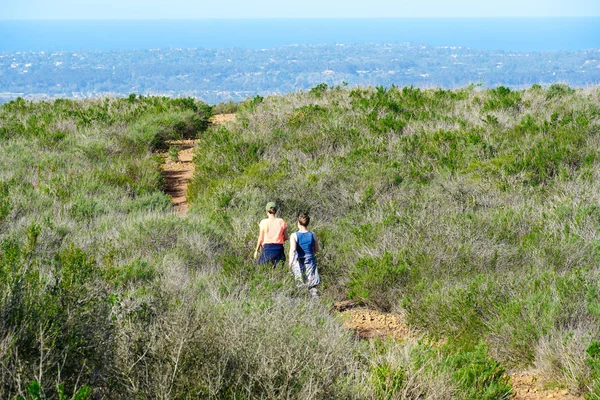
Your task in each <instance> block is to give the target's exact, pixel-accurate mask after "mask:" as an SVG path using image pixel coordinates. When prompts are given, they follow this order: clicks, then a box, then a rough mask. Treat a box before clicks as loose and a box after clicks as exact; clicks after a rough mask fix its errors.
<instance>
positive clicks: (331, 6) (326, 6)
mask: <svg viewBox="0 0 600 400" xmlns="http://www.w3.org/2000/svg"><path fill="white" fill-rule="evenodd" d="M549 16H551V17H569V16H600V0H455V1H452V0H395V1H394V0H368V1H364V0H363V1H359V0H302V1H300V0H296V1H281V0H211V1H203V0H196V1H194V0H168V1H165V0H0V19H5V20H6V19H171V18H173V19H179V18H360V17H368V18H378V17H549Z"/></svg>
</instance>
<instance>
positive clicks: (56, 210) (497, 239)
mask: <svg viewBox="0 0 600 400" xmlns="http://www.w3.org/2000/svg"><path fill="white" fill-rule="evenodd" d="M212 112H213V110H212V108H211V107H208V106H207V105H206V104H204V103H202V102H199V101H195V100H193V99H167V98H159V97H138V96H135V95H132V96H130V97H129V98H124V99H99V100H94V101H70V100H56V101H54V102H27V101H24V100H21V99H18V100H15V101H11V102H9V103H6V104H4V105H2V106H0V159H1V160H2V163H3V168H2V170H0V246H1V252H0V286H1V288H0V324H1V325H0V397H2V398H12V397H15V396H21V397H22V398H27V399H36V398H78V399H84V398H132V397H140V398H306V399H308V398H310V399H313V398H348V399H351V398H364V399H367V398H382V399H383V398H385V399H388V398H398V399H414V398H427V399H449V398H457V399H499V398H507V397H508V396H509V393H510V386H509V380H508V378H507V377H506V375H505V374H504V371H505V368H512V367H518V368H525V367H529V366H532V365H535V366H537V367H538V368H540V369H541V370H542V371H543V373H544V374H545V375H546V376H547V377H549V378H551V379H552V380H553V381H554V382H555V383H556V384H557V385H562V386H565V387H569V388H570V389H572V390H574V391H580V392H586V393H588V396H589V398H590V399H592V398H597V396H598V395H599V390H600V381H599V379H600V378H599V377H600V362H599V361H598V360H599V358H600V351H599V350H598V348H599V347H600V344H598V343H597V342H598V340H599V338H598V336H599V332H598V326H599V325H598V322H599V321H598V319H599V318H600V315H599V310H600V298H599V297H598V296H599V295H600V293H598V289H597V288H598V283H599V279H600V278H599V276H598V268H597V260H598V249H599V246H598V243H599V242H598V237H597V232H598V225H599V224H600V214H599V210H600V208H598V196H597V192H598V190H597V183H596V182H597V177H598V174H599V172H600V169H599V168H600V167H599V165H598V160H597V157H598V148H599V147H598V144H599V143H598V139H599V136H598V134H599V133H600V124H599V121H600V91H598V90H573V89H570V88H568V87H566V86H562V85H554V86H551V87H550V88H549V89H543V88H541V87H532V88H531V89H528V90H526V91H517V92H515V91H511V90H509V89H506V88H504V87H500V88H497V89H494V90H486V91H482V90H477V89H475V88H472V87H469V88H466V89H461V90H456V91H444V90H426V91H423V90H419V89H414V88H404V89H400V88H396V87H392V88H390V89H385V88H382V87H378V88H365V89H354V90H347V89H341V88H339V87H335V88H329V87H327V85H319V86H317V87H314V88H313V89H312V90H310V91H309V92H305V93H296V94H293V95H287V96H284V97H272V98H267V99H263V98H261V97H256V98H254V99H252V100H250V101H247V102H245V103H243V104H241V105H240V107H239V110H238V117H237V119H236V121H235V122H231V123H229V124H228V125H226V126H222V127H209V126H208V118H209V116H210V115H211V113H212ZM197 135H198V136H199V137H200V138H201V145H200V146H199V150H198V152H197V154H196V157H195V163H196V176H195V178H194V180H193V182H192V184H191V185H190V186H189V188H188V197H189V199H190V201H191V202H192V208H191V209H190V212H189V213H188V216H187V217H185V218H180V217H178V216H176V215H175V214H173V213H172V212H171V210H170V200H169V198H168V197H167V196H166V195H164V194H163V193H162V191H161V186H162V184H163V182H162V179H161V175H160V169H159V167H160V165H159V164H160V162H161V160H162V159H161V158H160V157H157V156H155V155H153V151H154V150H155V149H159V148H165V146H166V144H165V140H167V139H173V138H181V137H193V136H197ZM273 199H275V200H277V201H278V202H279V203H280V204H281V206H282V214H283V216H284V217H285V218H286V219H287V220H288V221H292V220H293V218H294V217H295V214H296V213H297V212H298V211H300V210H303V211H310V212H311V214H312V216H313V220H314V226H313V228H314V229H315V230H316V232H317V234H318V235H319V237H320V238H321V241H322V245H323V249H324V250H323V253H322V254H321V255H320V257H319V263H320V264H319V265H320V269H321V274H322V279H323V288H322V294H323V295H322V298H321V300H320V301H316V302H315V301H311V300H310V299H309V298H308V296H307V294H306V293H305V292H304V291H299V290H298V289H296V288H295V286H294V284H293V282H292V278H291V276H290V275H289V273H288V272H287V271H286V270H285V269H284V268H282V269H276V270H273V269H269V268H258V267H256V266H254V264H253V263H252V262H251V261H249V258H250V256H251V252H252V248H253V244H254V240H255V236H256V233H257V232H256V229H257V223H258V220H259V219H260V218H261V217H262V207H263V206H264V204H265V202H266V201H267V200H273ZM347 297H350V298H353V299H356V300H357V301H360V302H363V303H365V304H368V305H370V306H372V307H377V308H380V309H383V310H392V311H399V310H400V309H404V310H405V311H406V315H407V318H408V320H409V321H410V323H411V324H412V325H413V326H414V327H416V328H419V329H420V330H421V331H422V332H423V334H424V335H425V336H426V337H428V338H429V339H431V341H430V340H425V339H424V340H421V341H417V342H413V341H407V342H394V341H389V342H372V343H368V342H359V341H357V340H355V339H354V338H353V336H352V334H351V332H348V331H346V330H345V329H344V328H343V327H342V324H341V321H340V320H339V317H337V316H336V315H335V313H334V312H332V311H331V301H332V299H342V298H347ZM440 343H443V344H440ZM594 396H596V397H594Z"/></svg>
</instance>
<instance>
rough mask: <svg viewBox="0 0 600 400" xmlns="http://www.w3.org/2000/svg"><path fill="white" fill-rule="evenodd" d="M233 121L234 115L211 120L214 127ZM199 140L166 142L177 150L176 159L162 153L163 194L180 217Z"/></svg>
mask: <svg viewBox="0 0 600 400" xmlns="http://www.w3.org/2000/svg"><path fill="white" fill-rule="evenodd" d="M233 119H235V114H218V115H215V116H213V117H212V118H211V123H212V124H215V125H219V124H224V123H226V122H229V121H231V120H233ZM199 141H200V139H186V140H171V141H167V145H168V146H169V147H170V148H178V149H179V150H178V152H177V158H176V159H175V157H172V156H171V155H170V154H169V153H168V152H167V153H163V154H162V156H163V157H164V158H165V162H164V164H163V165H162V169H163V171H162V175H163V178H164V179H165V193H166V194H168V195H169V196H171V199H172V201H173V211H174V212H175V213H177V214H178V215H180V216H185V215H186V214H187V210H188V201H187V197H186V196H187V185H188V182H189V181H190V179H192V177H193V176H194V163H193V162H192V160H193V158H194V151H195V149H196V147H197V145H198V142H199Z"/></svg>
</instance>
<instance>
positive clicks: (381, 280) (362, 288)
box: [348, 253, 410, 310]
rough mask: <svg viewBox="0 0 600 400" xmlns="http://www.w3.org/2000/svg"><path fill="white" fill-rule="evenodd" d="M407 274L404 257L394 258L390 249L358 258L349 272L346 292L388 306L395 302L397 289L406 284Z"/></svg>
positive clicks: (353, 297) (397, 294)
mask: <svg viewBox="0 0 600 400" xmlns="http://www.w3.org/2000/svg"><path fill="white" fill-rule="evenodd" d="M397 257H398V258H400V257H402V254H399V255H398V256H397ZM409 275H410V268H409V266H408V264H407V263H406V261H404V260H402V259H401V258H400V259H394V256H393V255H392V254H391V253H385V254H384V255H383V256H382V257H378V258H370V257H369V258H361V259H359V260H358V261H357V262H356V265H355V266H354V267H353V268H352V270H351V272H350V282H349V283H348V296H349V297H350V298H351V299H355V300H359V301H362V302H366V303H372V304H374V305H376V306H378V307H380V308H382V309H383V310H390V309H391V308H392V307H393V306H394V304H395V303H396V302H397V299H398V297H399V293H398V292H401V291H402V289H403V287H404V286H406V285H407V284H408V279H409Z"/></svg>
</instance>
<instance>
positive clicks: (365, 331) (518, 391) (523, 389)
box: [334, 300, 583, 400]
mask: <svg viewBox="0 0 600 400" xmlns="http://www.w3.org/2000/svg"><path fill="white" fill-rule="evenodd" d="M334 307H335V309H336V310H337V311H339V312H340V313H341V314H342V316H344V326H345V327H346V328H348V329H351V330H353V331H354V332H355V333H356V336H357V337H358V338H360V339H364V340H368V339H374V338H385V337H392V338H394V339H399V340H411V339H414V340H417V337H418V336H417V333H415V332H413V331H411V330H410V328H409V327H408V325H407V324H406V322H405V321H404V318H403V316H402V315H398V314H389V313H383V312H380V311H375V310H370V309H368V308H365V307H359V306H357V305H356V304H355V303H354V302H352V301H349V300H348V301H340V302H337V303H335V304H334ZM508 375H509V376H510V377H511V381H512V386H513V394H514V397H513V398H512V399H513V400H542V399H544V400H546V399H556V400H583V396H578V395H575V394H572V393H569V391H568V390H566V389H547V388H546V382H543V381H541V380H539V379H538V377H537V374H536V372H535V371H532V370H529V371H512V372H509V373H508Z"/></svg>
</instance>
